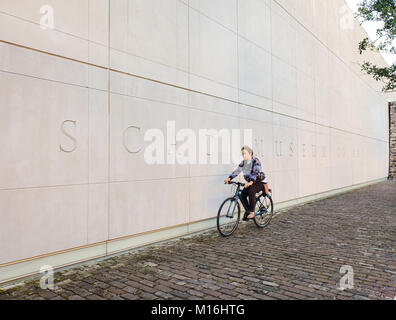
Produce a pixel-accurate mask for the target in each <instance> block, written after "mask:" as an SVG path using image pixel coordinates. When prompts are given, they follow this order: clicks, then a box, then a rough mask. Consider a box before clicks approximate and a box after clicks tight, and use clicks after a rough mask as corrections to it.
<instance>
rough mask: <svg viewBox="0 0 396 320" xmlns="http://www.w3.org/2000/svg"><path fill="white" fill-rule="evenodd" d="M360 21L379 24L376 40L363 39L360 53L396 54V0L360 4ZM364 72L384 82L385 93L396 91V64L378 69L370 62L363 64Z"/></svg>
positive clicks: (377, 0)
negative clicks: (370, 51)
mask: <svg viewBox="0 0 396 320" xmlns="http://www.w3.org/2000/svg"><path fill="white" fill-rule="evenodd" d="M357 17H358V19H359V20H360V21H361V22H362V23H363V22H367V21H374V22H379V23H380V26H379V27H378V28H377V31H376V36H377V38H376V39H374V40H370V39H369V38H365V39H363V40H362V41H361V42H360V43H359V52H360V54H362V53H363V52H364V51H366V50H379V51H382V52H387V53H390V54H396V48H395V45H394V44H395V42H394V40H395V37H396V0H362V2H361V3H360V4H359V9H358V14H357ZM361 67H362V70H363V71H366V72H367V74H369V75H372V76H373V78H374V79H375V80H377V81H382V82H384V84H385V85H384V87H383V91H392V90H395V89H396V64H395V63H394V64H392V65H391V66H390V67H378V66H376V65H374V64H372V63H371V62H369V61H365V62H364V63H363V64H362V66H361Z"/></svg>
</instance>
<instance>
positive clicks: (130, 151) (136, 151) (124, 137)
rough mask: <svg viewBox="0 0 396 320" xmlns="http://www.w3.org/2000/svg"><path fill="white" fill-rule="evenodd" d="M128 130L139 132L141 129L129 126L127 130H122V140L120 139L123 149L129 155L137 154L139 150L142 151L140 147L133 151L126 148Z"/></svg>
mask: <svg viewBox="0 0 396 320" xmlns="http://www.w3.org/2000/svg"><path fill="white" fill-rule="evenodd" d="M129 129H136V130H137V131H139V132H140V130H141V128H139V127H136V126H129V127H128V128H126V129H125V130H124V133H123V139H122V142H123V144H124V148H125V150H126V151H128V152H129V153H139V152H140V150H142V148H141V147H140V148H139V149H138V150H135V151H134V150H131V149H129V148H128V145H127V139H126V138H127V132H128V130H129Z"/></svg>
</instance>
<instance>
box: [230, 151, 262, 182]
mask: <svg viewBox="0 0 396 320" xmlns="http://www.w3.org/2000/svg"><path fill="white" fill-rule="evenodd" d="M241 172H243V177H244V178H245V180H246V181H247V182H250V181H263V182H266V180H265V174H264V172H262V171H261V163H260V160H259V159H258V158H256V157H253V158H252V160H251V162H250V163H248V162H247V161H246V160H242V162H241V163H240V164H239V165H238V167H237V168H236V169H235V170H234V171H233V172H232V173H231V175H230V176H229V178H230V179H231V180H232V179H234V178H235V177H236V176H238V175H239V174H240V173H241Z"/></svg>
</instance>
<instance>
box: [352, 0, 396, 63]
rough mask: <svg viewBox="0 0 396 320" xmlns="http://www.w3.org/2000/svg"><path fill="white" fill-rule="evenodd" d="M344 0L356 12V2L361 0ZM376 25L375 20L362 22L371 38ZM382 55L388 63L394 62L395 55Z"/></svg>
mask: <svg viewBox="0 0 396 320" xmlns="http://www.w3.org/2000/svg"><path fill="white" fill-rule="evenodd" d="M345 1H346V3H347V4H348V6H349V7H350V8H351V9H352V11H353V12H357V8H358V4H359V3H360V2H361V0H345ZM377 27H378V23H376V22H366V23H364V24H363V28H364V29H365V30H366V32H367V34H368V35H369V37H370V38H371V39H375V37H376V36H375V32H376V30H377ZM395 42H396V41H395ZM382 55H383V57H384V58H385V60H386V62H387V63H388V64H389V65H391V64H392V63H395V62H396V55H394V54H388V53H382Z"/></svg>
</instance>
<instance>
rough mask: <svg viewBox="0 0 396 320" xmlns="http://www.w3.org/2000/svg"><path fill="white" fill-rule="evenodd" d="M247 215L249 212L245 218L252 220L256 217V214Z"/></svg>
mask: <svg viewBox="0 0 396 320" xmlns="http://www.w3.org/2000/svg"><path fill="white" fill-rule="evenodd" d="M248 216H250V213H249V214H248V215H247V216H246V219H248V220H252V219H254V218H255V217H256V215H253V217H251V218H248Z"/></svg>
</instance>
